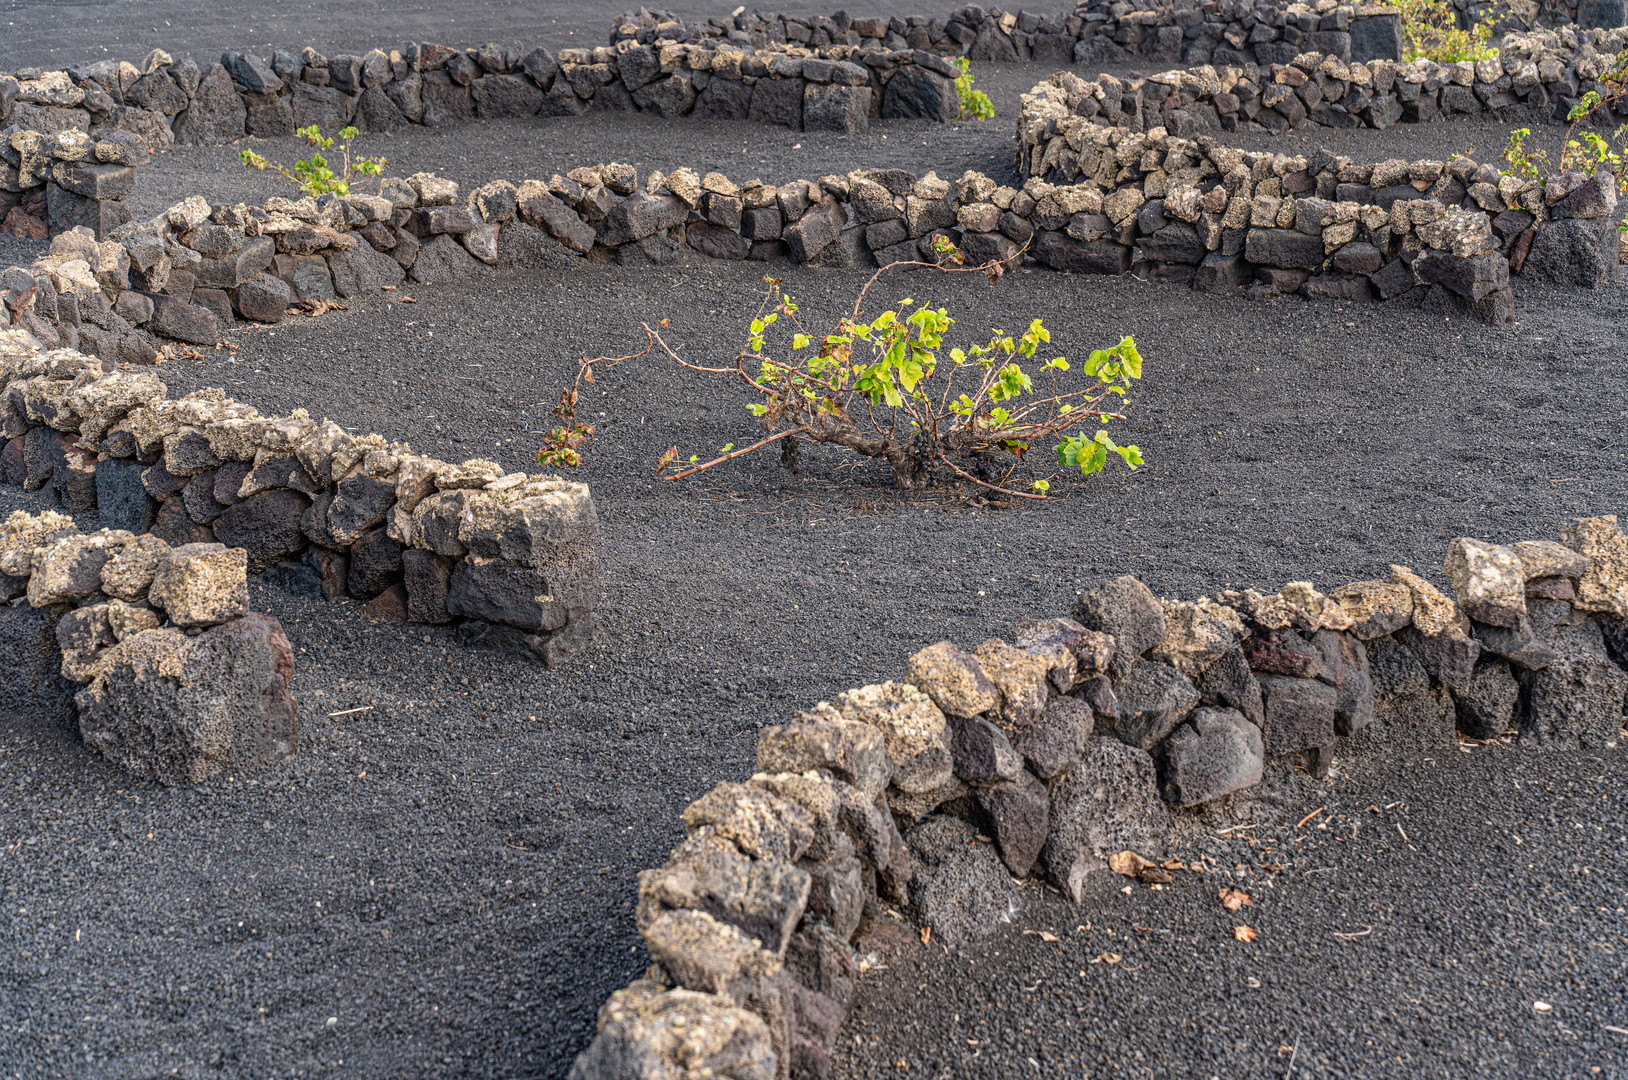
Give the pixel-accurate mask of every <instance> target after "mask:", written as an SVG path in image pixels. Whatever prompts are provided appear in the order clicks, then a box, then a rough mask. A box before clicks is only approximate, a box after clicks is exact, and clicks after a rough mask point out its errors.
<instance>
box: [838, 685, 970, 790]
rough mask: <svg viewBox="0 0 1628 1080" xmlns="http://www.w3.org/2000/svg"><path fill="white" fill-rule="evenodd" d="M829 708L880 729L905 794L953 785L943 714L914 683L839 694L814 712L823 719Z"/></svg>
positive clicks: (895, 783) (896, 781) (895, 778)
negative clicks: (951, 782)
mask: <svg viewBox="0 0 1628 1080" xmlns="http://www.w3.org/2000/svg"><path fill="white" fill-rule="evenodd" d="M827 709H830V710H832V712H833V714H834V715H836V716H840V717H841V718H842V719H844V720H855V721H858V722H860V723H864V724H870V725H871V726H872V727H874V728H876V729H878V730H879V731H881V733H882V737H883V738H884V739H885V740H886V741H887V753H888V758H889V759H890V760H891V761H892V762H893V786H894V787H896V788H898V789H899V790H900V791H905V792H911V793H920V792H925V791H932V790H935V789H937V788H940V787H943V786H944V784H946V783H947V782H948V781H949V779H950V777H951V775H952V773H953V771H954V766H953V763H952V761H951V759H950V741H949V734H948V731H947V729H946V726H945V721H944V713H943V712H942V711H941V710H940V709H939V707H938V706H937V705H934V704H933V700H932V699H931V698H930V697H928V696H927V695H926V694H924V693H922V692H921V691H920V690H918V689H917V688H916V687H914V686H912V685H911V684H910V683H904V682H897V683H896V682H887V683H882V684H881V685H875V686H864V687H860V688H859V689H857V690H849V691H846V692H844V693H842V694H839V695H838V696H837V700H836V704H835V705H834V706H828V705H826V704H825V703H824V702H821V703H820V705H818V706H816V707H815V712H816V713H817V714H819V715H824V714H825V712H826V710H827Z"/></svg>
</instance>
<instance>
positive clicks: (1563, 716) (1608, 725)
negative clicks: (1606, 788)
mask: <svg viewBox="0 0 1628 1080" xmlns="http://www.w3.org/2000/svg"><path fill="white" fill-rule="evenodd" d="M1522 681H1523V682H1524V683H1525V684H1526V693H1525V695H1524V697H1523V700H1522V706H1521V709H1520V712H1519V717H1518V720H1517V726H1518V728H1519V731H1520V743H1521V745H1523V746H1526V745H1536V746H1544V747H1565V748H1569V749H1579V748H1580V749H1584V750H1597V749H1606V748H1610V747H1614V746H1616V745H1617V744H1618V743H1619V742H1620V741H1621V736H1622V727H1623V700H1624V697H1625V696H1628V673H1624V671H1623V670H1622V669H1621V668H1619V667H1617V666H1616V665H1615V664H1613V663H1611V662H1610V661H1608V660H1601V659H1598V658H1596V657H1592V656H1570V657H1566V658H1564V659H1562V660H1559V661H1557V662H1555V663H1553V664H1550V665H1549V666H1548V667H1546V668H1544V669H1543V670H1541V671H1534V672H1530V673H1528V674H1527V675H1525V676H1524V677H1523V679H1522Z"/></svg>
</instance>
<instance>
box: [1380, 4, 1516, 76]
mask: <svg viewBox="0 0 1628 1080" xmlns="http://www.w3.org/2000/svg"><path fill="white" fill-rule="evenodd" d="M1394 6H1395V7H1396V9H1397V10H1398V11H1400V12H1401V14H1402V58H1403V59H1404V60H1434V61H1435V62H1436V63H1438V64H1453V63H1457V62H1458V61H1460V60H1469V61H1476V60H1491V59H1493V58H1494V57H1496V56H1497V55H1498V50H1497V49H1495V48H1493V47H1492V46H1490V45H1489V44H1488V42H1489V41H1491V40H1492V35H1493V25H1492V23H1491V22H1488V21H1482V22H1478V23H1476V24H1475V25H1474V26H1473V27H1471V28H1470V29H1468V30H1462V29H1460V28H1459V25H1458V14H1457V12H1456V11H1455V10H1454V9H1453V5H1452V4H1451V3H1449V2H1448V0H1398V2H1397V3H1396V4H1395V5H1394Z"/></svg>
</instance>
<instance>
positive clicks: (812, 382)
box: [538, 238, 1142, 499]
mask: <svg viewBox="0 0 1628 1080" xmlns="http://www.w3.org/2000/svg"><path fill="white" fill-rule="evenodd" d="M934 254H935V255H937V256H939V257H940V258H942V259H943V260H944V264H942V265H941V264H940V263H924V262H904V263H894V264H892V265H890V266H886V267H883V268H882V269H880V270H878V271H877V272H876V273H875V274H873V275H872V276H871V278H870V280H869V281H868V282H866V284H865V286H864V287H863V288H862V289H860V291H859V295H858V297H857V298H856V299H855V300H854V304H853V307H852V309H851V310H850V311H848V312H846V313H844V314H842V315H840V316H839V317H838V318H837V319H836V320H835V322H834V323H832V324H830V325H828V327H827V328H826V329H824V330H823V331H815V330H812V329H811V327H810V325H809V323H807V322H805V320H804V316H803V312H802V309H801V308H800V307H799V306H798V305H797V304H796V302H794V301H793V300H792V298H791V297H789V296H787V295H786V294H785V292H784V290H783V289H782V288H781V281H780V279H778V278H765V279H764V281H765V284H766V285H767V286H768V289H767V291H766V293H765V295H764V298H763V300H762V302H761V303H760V304H759V306H758V308H757V311H756V312H755V314H754V315H753V317H752V319H751V323H750V326H749V327H748V330H747V337H746V341H745V343H744V344H743V345H742V346H741V348H740V349H739V351H738V352H737V353H736V355H735V358H734V362H733V363H732V364H730V365H729V366H718V367H709V366H704V365H700V364H693V363H691V362H689V361H687V360H685V359H683V358H682V357H680V356H679V355H678V353H677V352H675V351H674V350H673V349H672V348H671V347H670V346H669V345H668V344H667V342H666V341H665V340H663V338H662V335H661V333H660V328H665V327H666V325H667V323H666V322H665V321H663V322H662V323H661V324H660V328H657V329H653V328H652V327H651V326H650V325H649V324H648V323H647V324H645V325H644V331H645V335H646V345H645V348H644V349H643V350H642V351H641V352H638V353H634V354H631V355H630V356H624V357H600V358H598V359H597V360H592V361H590V360H586V359H584V360H582V361H581V362H580V369H579V372H578V376H577V378H578V382H579V383H580V382H581V381H584V380H586V381H588V382H592V381H593V368H594V366H595V365H597V364H601V363H607V364H617V363H621V362H622V361H623V360H628V359H633V358H635V357H640V356H645V355H648V354H649V353H650V352H652V351H653V350H655V349H660V350H661V351H662V352H664V353H665V354H666V355H667V356H668V357H670V358H671V359H672V360H673V361H675V362H676V363H678V364H679V365H680V366H682V367H684V368H687V369H689V370H691V371H695V372H700V373H704V374H708V375H717V376H724V377H726V378H727V379H728V380H729V381H731V382H735V381H738V382H739V383H742V384H744V385H745V386H746V387H747V388H748V389H749V390H750V392H751V394H752V396H753V397H754V398H756V399H757V400H755V401H752V402H751V403H749V404H748V405H747V408H748V409H749V410H750V412H751V413H752V415H753V416H755V417H756V418H757V422H758V425H759V426H760V427H761V428H762V430H763V431H764V433H765V437H764V438H761V439H759V440H757V441H756V442H753V443H752V444H750V445H748V446H744V447H740V448H736V446H735V445H734V444H733V443H730V444H728V445H726V446H724V447H722V448H721V449H720V450H719V451H718V452H717V454H716V455H714V456H713V457H712V458H711V459H710V460H702V458H701V456H700V455H691V456H690V457H689V458H688V459H687V460H686V459H682V458H681V457H680V454H679V450H678V447H676V446H674V447H672V448H671V449H669V450H668V451H667V452H666V453H665V454H663V455H662V457H661V459H660V461H658V463H657V470H658V471H659V472H661V473H662V474H663V479H666V480H678V479H682V478H684V477H687V476H693V475H695V474H696V473H699V472H702V471H704V470H706V469H710V468H713V467H714V466H717V465H721V464H723V463H724V462H726V461H731V460H733V459H735V458H738V457H742V456H744V455H746V454H750V453H753V452H755V451H758V450H762V449H764V448H765V447H768V446H771V445H773V444H775V443H783V444H784V443H787V442H789V441H790V440H796V441H798V442H811V443H826V444H829V445H834V446H839V447H843V448H846V449H848V450H851V451H853V452H854V453H856V454H859V455H862V456H864V457H869V458H874V459H878V460H880V461H883V462H885V463H887V465H888V466H889V467H890V468H891V469H892V472H893V480H894V485H895V486H896V487H898V488H901V489H905V490H909V489H914V488H921V487H926V486H929V485H930V484H932V483H933V482H934V481H935V479H936V478H937V476H938V475H939V474H940V473H948V474H953V475H954V476H956V477H959V478H960V479H962V480H965V481H968V482H970V483H973V484H976V485H978V486H979V487H983V488H988V489H990V490H992V491H996V492H1000V493H1001V494H1003V495H1012V496H1017V497H1020V498H1030V499H1040V498H1045V497H1047V494H1048V492H1049V491H1050V487H1051V484H1050V479H1049V478H1043V479H1040V480H1037V481H1035V482H1034V483H1033V484H1031V485H1030V488H1029V490H1028V491H1016V490H1011V489H1008V488H1005V487H1002V486H1000V485H999V484H997V483H991V482H989V481H988V480H985V479H982V478H980V477H979V476H976V475H974V474H973V473H972V472H970V471H968V469H967V468H965V467H964V465H967V464H973V461H974V459H977V461H978V462H980V463H981V462H983V461H987V460H988V459H989V458H991V457H993V458H995V459H996V460H997V461H1001V462H1003V463H1004V464H1005V467H1006V473H1007V475H1010V473H1011V472H1012V470H1013V469H1014V468H1016V466H1017V464H1018V463H1019V462H1021V461H1023V460H1024V458H1025V455H1027V454H1028V453H1029V451H1030V450H1031V449H1032V448H1033V446H1034V444H1035V443H1037V442H1042V441H1045V440H1050V439H1055V440H1057V443H1056V447H1055V452H1056V456H1057V464H1058V468H1059V470H1060V471H1069V472H1074V471H1078V473H1079V474H1080V475H1081V476H1082V477H1084V476H1090V475H1092V474H1093V473H1097V472H1100V471H1102V469H1103V468H1105V467H1106V466H1107V464H1108V460H1109V457H1110V455H1112V456H1114V457H1117V458H1119V459H1120V460H1121V461H1122V462H1123V463H1124V464H1125V465H1126V466H1127V467H1128V468H1130V469H1132V470H1134V469H1136V468H1137V467H1138V466H1140V465H1141V464H1142V452H1141V450H1140V449H1139V448H1137V447H1135V446H1121V445H1119V444H1118V443H1116V442H1115V441H1114V440H1113V439H1112V438H1110V437H1109V436H1108V432H1107V429H1106V425H1107V424H1108V423H1109V422H1110V421H1111V420H1115V419H1122V418H1123V416H1124V414H1123V413H1122V412H1120V411H1118V408H1117V406H1118V402H1119V400H1120V399H1123V398H1124V396H1125V394H1126V392H1127V390H1128V389H1129V387H1130V386H1131V384H1132V383H1133V382H1134V381H1135V380H1137V379H1140V378H1141V377H1142V356H1141V354H1140V353H1139V352H1138V351H1137V348H1136V342H1135V341H1134V340H1133V339H1131V338H1129V337H1126V338H1122V339H1121V340H1120V341H1119V343H1118V344H1116V345H1114V346H1112V347H1111V348H1107V349H1098V350H1096V351H1094V352H1092V353H1091V355H1090V357H1089V358H1088V359H1087V360H1086V361H1085V362H1084V363H1082V364H1081V365H1080V369H1079V371H1078V372H1077V373H1074V374H1071V372H1073V370H1074V369H1073V366H1072V365H1071V364H1070V363H1069V361H1068V360H1067V359H1066V358H1064V357H1061V356H1057V357H1053V358H1051V359H1049V360H1045V361H1043V362H1040V361H1037V357H1038V356H1039V355H1040V354H1041V349H1042V347H1043V346H1044V345H1046V344H1048V343H1049V342H1050V341H1051V332H1050V331H1049V330H1048V329H1047V328H1046V326H1045V324H1044V323H1043V322H1042V321H1041V320H1040V319H1033V320H1031V321H1030V323H1029V325H1028V326H1027V327H1026V328H1025V329H1024V330H1022V331H1021V332H1019V333H1008V332H1006V331H1003V330H993V331H991V332H990V334H989V336H988V337H987V339H983V340H980V341H976V342H972V343H970V344H968V345H967V346H965V347H961V346H950V345H948V344H947V342H946V338H947V337H948V335H949V334H950V332H951V327H952V326H953V325H954V323H955V320H954V319H953V318H951V317H950V314H949V312H948V311H947V310H946V309H945V308H943V307H934V306H932V305H928V304H917V303H916V302H915V301H914V300H912V299H910V298H908V297H906V298H904V299H902V300H899V301H898V302H896V303H895V304H893V305H892V306H890V307H887V308H884V309H882V310H881V311H879V312H877V313H875V314H872V315H867V314H865V312H864V308H865V298H866V294H867V293H868V292H869V290H870V288H871V287H872V286H873V285H875V284H876V282H877V281H878V280H880V279H881V277H882V276H883V275H884V274H886V273H887V272H888V271H890V270H893V269H895V268H898V267H902V266H922V267H933V268H936V269H939V270H944V271H946V272H955V271H957V270H973V271H982V272H984V273H985V274H986V275H987V276H988V277H989V278H990V279H991V281H993V280H995V279H997V278H999V277H1000V276H1001V273H1002V266H1001V264H999V263H988V264H984V265H983V266H979V267H963V266H961V265H960V262H961V260H960V253H959V252H958V251H957V250H956V249H955V248H954V247H953V246H952V245H950V244H949V242H948V241H947V240H944V239H942V238H940V240H939V241H938V242H937V243H936V244H935V251H934ZM1069 381H1072V382H1073V384H1074V385H1073V386H1072V387H1071V386H1068V385H1065V383H1067V382H1069ZM1037 383H1040V384H1041V385H1038V386H1037ZM575 389H576V387H575V386H573V388H572V389H571V390H569V391H567V392H566V393H567V394H569V395H571V396H572V397H571V400H572V401H573V403H574V394H575ZM561 400H562V403H564V402H565V401H566V397H565V395H562V399H561ZM555 411H556V413H558V412H559V410H558V409H556V410H555ZM1076 427H1079V429H1080V430H1079V433H1078V434H1075V435H1071V434H1069V433H1068V432H1069V430H1070V429H1074V428H1076ZM1090 429H1095V431H1094V433H1088V432H1090ZM590 433H591V429H590ZM570 435H571V429H568V428H565V427H561V428H556V429H555V432H554V433H553V435H552V436H551V440H550V445H549V446H547V447H545V448H544V449H543V450H542V451H540V452H539V458H538V459H539V460H540V461H545V462H548V463H550V464H555V463H562V462H563V463H567V464H575V463H576V461H579V460H580V456H577V457H576V458H575V460H573V459H572V457H569V456H564V455H562V454H561V452H560V448H561V447H563V442H564V441H565V440H568V439H569V438H570ZM578 445H580V443H577V444H573V445H571V446H570V447H569V448H568V449H569V451H570V454H571V455H575V454H576V450H577V446H578ZM794 456H795V455H783V460H784V459H786V458H787V457H790V458H793V459H794ZM975 467H976V466H975ZM1055 475H1056V473H1053V476H1055Z"/></svg>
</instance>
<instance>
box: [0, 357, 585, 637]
mask: <svg viewBox="0 0 1628 1080" xmlns="http://www.w3.org/2000/svg"><path fill="white" fill-rule="evenodd" d="M4 334H5V335H6V337H5V341H4V344H3V347H0V386H3V387H4V390H3V392H0V438H3V439H4V440H6V441H5V443H4V449H3V451H0V481H3V482H5V483H7V484H12V485H16V486H20V487H23V488H24V489H26V490H31V491H33V490H42V489H48V490H50V491H52V492H53V493H54V494H55V495H56V497H57V499H58V501H59V502H60V503H61V504H62V505H63V506H64V508H66V509H67V510H69V511H70V512H71V513H75V514H81V513H96V514H98V515H99V516H100V517H101V519H102V520H103V521H104V522H106V523H107V524H108V525H109V526H110V527H113V528H115V529H119V530H123V531H124V532H127V533H129V534H132V535H138V536H141V537H143V542H145V541H146V539H148V538H151V539H152V540H153V542H155V543H163V544H168V545H169V546H171V547H175V548H182V547H188V546H189V545H197V544H212V543H217V542H218V543H224V544H227V545H230V546H231V547H233V548H235V549H238V550H239V551H240V552H241V553H242V556H243V558H244V559H245V560H246V562H247V565H248V567H249V568H250V569H252V570H254V571H255V572H256V573H259V572H263V571H274V572H276V573H278V574H280V575H283V576H284V577H288V578H292V579H293V580H294V581H295V582H304V583H306V584H307V585H308V586H309V587H310V588H312V589H313V590H319V591H320V592H321V594H322V595H325V596H327V597H328V598H330V599H334V598H337V597H341V596H347V595H348V596H352V597H355V598H356V599H358V600H363V601H367V603H366V605H365V606H364V607H363V609H362V610H363V611H364V612H366V613H368V614H371V615H373V616H374V617H378V618H389V619H395V620H399V621H407V622H414V623H425V624H448V623H460V622H461V623H466V624H467V627H466V629H467V630H468V631H469V632H472V633H474V634H476V635H477V636H484V635H491V634H497V635H500V636H501V638H502V639H503V640H504V641H505V642H507V643H508V644H511V645H515V646H518V647H520V648H522V649H524V650H527V651H528V652H529V653H530V654H531V655H534V656H535V657H537V658H538V659H539V660H540V661H541V662H543V663H545V664H547V665H549V666H553V665H554V664H556V663H558V662H560V661H561V660H563V659H564V658H565V657H567V656H570V655H573V654H575V653H577V652H579V651H580V650H581V649H582V648H584V647H585V646H586V645H587V644H588V643H589V641H590V638H591V635H592V630H593V619H592V616H593V610H594V607H595V605H596V604H597V602H598V598H599V565H598V562H597V560H596V558H595V556H594V549H593V541H594V537H595V535H596V533H597V529H598V519H597V516H596V514H595V511H594V504H593V499H592V497H591V496H590V494H589V491H588V488H587V487H586V486H585V485H583V484H576V483H570V482H567V481H564V480H561V479H560V478H559V477H557V476H543V475H527V474H525V473H507V474H505V473H504V471H503V469H502V467H501V466H500V465H498V464H496V463H495V462H491V461H484V460H480V459H475V460H470V461H465V462H463V463H461V464H452V463H449V462H445V461H440V460H437V459H435V458H430V457H424V456H421V455H418V454H414V453H413V452H412V450H411V448H410V447H409V446H408V445H407V444H406V443H388V444H387V443H386V442H385V440H384V439H383V438H381V437H380V436H378V435H363V436H353V435H350V434H348V433H346V432H345V431H344V430H343V429H342V428H340V427H339V426H338V425H337V424H334V423H332V422H331V421H327V420H324V421H322V422H321V423H318V422H316V421H313V420H312V419H311V418H310V417H309V416H307V415H306V413H305V412H304V410H296V411H295V412H293V413H292V414H290V415H288V416H282V417H264V416H261V415H260V414H259V413H258V412H257V411H256V410H255V409H254V408H253V407H251V406H248V405H245V404H242V403H241V402H236V401H232V400H231V399H229V398H227V397H226V395H225V394H224V393H223V392H222V391H220V390H213V389H211V390H200V391H197V392H194V393H192V394H188V395H187V396H186V397H183V398H180V399H179V400H173V399H170V398H169V397H168V396H167V389H166V387H165V386H164V384H163V383H162V382H161V381H159V379H158V377H157V376H156V375H155V374H153V373H151V372H150V371H142V372H131V371H123V370H119V369H118V368H117V367H116V366H115V365H113V364H111V363H109V362H107V361H103V360H97V359H95V358H92V357H88V356H84V355H83V354H80V353H76V352H72V351H68V350H55V351H45V350H43V349H41V348H40V346H39V344H38V342H37V341H35V340H33V339H32V338H31V337H30V336H28V335H27V334H25V333H23V332H22V331H19V330H15V329H14V330H8V331H4Z"/></svg>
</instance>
